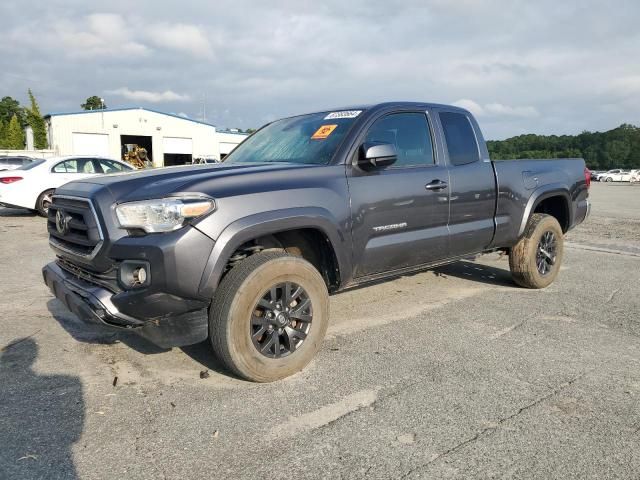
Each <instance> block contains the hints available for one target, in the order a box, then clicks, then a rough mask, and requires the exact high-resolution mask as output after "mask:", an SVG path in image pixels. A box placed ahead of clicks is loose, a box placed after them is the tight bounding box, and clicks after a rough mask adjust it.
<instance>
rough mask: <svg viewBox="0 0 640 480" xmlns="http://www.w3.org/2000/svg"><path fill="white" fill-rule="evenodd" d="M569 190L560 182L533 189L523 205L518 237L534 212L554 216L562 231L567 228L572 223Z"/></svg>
mask: <svg viewBox="0 0 640 480" xmlns="http://www.w3.org/2000/svg"><path fill="white" fill-rule="evenodd" d="M570 206H571V199H570V195H569V190H568V188H567V187H566V186H564V185H561V184H552V185H547V186H545V187H542V188H540V189H538V190H536V191H534V192H533V193H532V194H531V196H530V197H529V200H528V201H527V204H526V206H525V210H524V214H523V216H522V221H521V223H520V229H519V230H518V238H520V237H522V235H523V234H524V232H525V229H526V227H527V223H528V222H529V219H530V218H531V215H533V214H534V213H546V214H548V215H552V216H554V217H556V219H557V220H558V222H559V223H560V226H561V227H562V231H563V232H566V231H567V230H569V228H570V227H571V225H572V223H573V218H572V211H571V207H570Z"/></svg>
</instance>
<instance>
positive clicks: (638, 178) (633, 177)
mask: <svg viewBox="0 0 640 480" xmlns="http://www.w3.org/2000/svg"><path fill="white" fill-rule="evenodd" d="M629 182H631V183H637V182H640V170H631V171H630V172H629Z"/></svg>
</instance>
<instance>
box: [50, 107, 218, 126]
mask: <svg viewBox="0 0 640 480" xmlns="http://www.w3.org/2000/svg"><path fill="white" fill-rule="evenodd" d="M128 110H144V111H145V112H151V113H158V114H160V115H166V116H167V117H174V118H179V119H180V120H186V121H188V122H193V123H199V124H201V125H207V126H209V127H214V128H215V125H214V124H212V123H208V122H203V121H200V120H194V119H193V118H187V117H183V116H180V115H176V114H175V113H167V112H161V111H160V110H154V109H152V108H146V107H123V108H105V109H104V110H80V111H76V112H53V113H47V114H46V115H45V116H44V118H49V117H60V116H63V115H86V114H92V113H103V112H125V111H128Z"/></svg>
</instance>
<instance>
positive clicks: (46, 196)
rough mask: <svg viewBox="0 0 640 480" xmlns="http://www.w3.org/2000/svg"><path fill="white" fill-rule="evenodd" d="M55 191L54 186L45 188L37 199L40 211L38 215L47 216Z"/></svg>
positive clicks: (37, 210) (37, 207)
mask: <svg viewBox="0 0 640 480" xmlns="http://www.w3.org/2000/svg"><path fill="white" fill-rule="evenodd" d="M53 192H55V190H54V189H53V188H50V189H49V190H45V191H44V192H42V193H41V194H40V195H39V196H38V199H37V200H36V212H38V215H40V216H41V217H46V216H47V215H48V214H49V205H51V201H52V199H51V197H52V196H53Z"/></svg>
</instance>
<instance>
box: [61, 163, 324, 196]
mask: <svg viewBox="0 0 640 480" xmlns="http://www.w3.org/2000/svg"><path fill="white" fill-rule="evenodd" d="M314 167H318V165H301V164H291V163H251V164H249V163H244V164H240V163H238V164H227V165H225V164H224V163H221V164H215V165H189V166H180V167H165V168H159V169H149V170H141V171H136V172H127V173H121V174H111V175H101V176H97V177H92V178H85V179H82V180H79V181H74V182H70V183H67V184H66V185H64V186H62V187H60V188H58V189H57V190H56V193H58V194H61V195H62V194H66V195H80V196H88V195H87V194H89V193H90V192H91V193H93V192H97V191H99V190H101V191H104V190H108V191H109V193H110V194H111V197H112V199H113V200H114V201H116V202H118V203H121V202H127V201H134V200H145V199H150V198H160V197H163V196H167V195H171V194H175V193H179V192H190V193H204V192H205V191H206V192H210V191H211V186H212V182H215V184H216V185H223V184H226V183H227V182H228V181H230V180H233V183H234V184H236V185H237V184H238V183H244V182H242V179H243V177H245V178H246V179H247V183H252V182H253V181H254V180H253V179H254V178H255V176H258V175H260V176H263V175H266V176H269V177H271V176H273V175H287V174H288V173H285V172H291V171H292V170H300V169H307V168H314ZM250 178H251V179H252V180H250ZM225 180H226V181H225Z"/></svg>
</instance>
